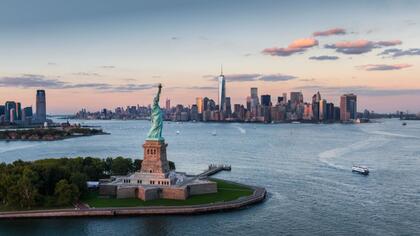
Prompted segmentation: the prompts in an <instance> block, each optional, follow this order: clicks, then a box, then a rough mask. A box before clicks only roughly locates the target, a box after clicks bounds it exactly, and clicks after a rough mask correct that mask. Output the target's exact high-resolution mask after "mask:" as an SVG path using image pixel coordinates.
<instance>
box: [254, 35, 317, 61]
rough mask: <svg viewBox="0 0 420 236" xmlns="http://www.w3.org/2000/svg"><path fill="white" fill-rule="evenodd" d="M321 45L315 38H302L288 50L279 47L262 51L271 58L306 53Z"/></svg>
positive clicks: (290, 45)
mask: <svg viewBox="0 0 420 236" xmlns="http://www.w3.org/2000/svg"><path fill="white" fill-rule="evenodd" d="M317 45H319V42H318V40H316V39H314V38H302V39H296V40H295V41H293V42H292V43H291V44H289V46H287V48H278V47H272V48H266V49H264V50H263V51H262V53H263V54H265V55H270V56H281V57H285V56H290V55H293V54H295V53H300V52H304V51H305V50H306V49H308V48H311V47H314V46H317Z"/></svg>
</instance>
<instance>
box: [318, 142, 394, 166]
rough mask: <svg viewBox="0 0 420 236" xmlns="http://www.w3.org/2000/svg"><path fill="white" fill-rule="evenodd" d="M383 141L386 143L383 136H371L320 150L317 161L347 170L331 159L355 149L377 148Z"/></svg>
mask: <svg viewBox="0 0 420 236" xmlns="http://www.w3.org/2000/svg"><path fill="white" fill-rule="evenodd" d="M385 143H387V139H386V138H385V137H383V136H372V137H369V138H367V139H364V140H362V141H359V142H356V143H353V144H351V145H349V146H347V147H340V148H334V149H331V150H327V151H324V152H321V153H320V154H318V157H319V161H321V162H322V163H324V164H326V165H328V166H330V167H333V168H335V169H339V170H349V167H348V166H342V165H339V164H337V163H335V162H334V161H333V160H334V159H336V158H339V157H343V156H345V155H347V154H349V153H353V152H355V151H360V150H363V149H368V148H369V149H372V148H378V147H381V146H383V145H384V144H385Z"/></svg>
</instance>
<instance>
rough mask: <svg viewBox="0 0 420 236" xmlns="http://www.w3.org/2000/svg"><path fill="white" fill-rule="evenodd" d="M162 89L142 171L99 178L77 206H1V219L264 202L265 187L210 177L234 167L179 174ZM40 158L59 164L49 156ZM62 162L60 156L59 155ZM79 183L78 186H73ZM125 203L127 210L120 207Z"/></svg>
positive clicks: (197, 210) (165, 211) (187, 211)
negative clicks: (166, 133) (166, 132)
mask: <svg viewBox="0 0 420 236" xmlns="http://www.w3.org/2000/svg"><path fill="white" fill-rule="evenodd" d="M161 89H162V86H161V85H160V84H159V86H158V92H157V94H156V96H155V98H154V103H153V112H152V117H151V128H150V130H149V132H148V134H147V137H146V140H145V143H144V144H143V156H144V158H143V160H142V161H141V162H140V164H139V167H140V168H139V170H138V171H135V172H134V173H131V174H128V175H115V176H111V177H110V178H109V179H99V182H98V185H97V186H98V191H91V192H90V193H88V195H87V196H85V197H83V198H80V201H79V202H76V203H74V205H75V206H76V208H75V209H74V210H72V209H57V210H54V209H53V210H43V209H41V210H36V211H33V210H30V206H31V205H28V208H27V211H22V209H17V208H16V209H17V210H18V211H4V210H3V211H2V210H1V209H2V208H0V219H1V218H28V217H31V218H38V217H41V218H44V217H75V216H118V215H149V214H194V213H205V212H213V211H222V210H230V209H238V208H242V207H244V206H247V205H250V204H254V203H258V202H261V201H263V200H264V199H265V196H266V190H265V189H264V188H261V187H254V186H248V185H244V184H237V183H234V182H230V181H225V180H221V179H214V178H209V177H210V176H211V175H213V174H216V173H217V172H219V171H222V170H230V166H226V165H209V168H208V170H206V171H204V172H202V173H201V174H198V175H188V174H186V173H184V172H177V171H175V167H174V164H173V163H172V167H171V165H170V163H169V161H168V159H167V152H166V148H167V146H168V144H167V143H166V142H165V139H164V138H163V137H162V129H163V122H162V112H161V111H160V107H159V104H158V103H159V96H160V93H161ZM86 159H88V158H86ZM40 161H41V162H42V161H48V162H50V163H57V161H51V160H48V159H47V160H40ZM59 161H61V160H60V159H58V162H59ZM64 163H65V162H64ZM28 164H29V165H32V164H33V163H28ZM62 181H65V182H62ZM59 183H61V185H63V186H64V188H66V184H67V182H66V180H60V181H59ZM58 185H59V184H57V185H56V186H58ZM61 185H60V186H61ZM75 187H77V186H74V187H71V188H75ZM80 189H82V188H80ZM60 191H61V190H59V189H57V187H56V190H55V194H56V195H57V196H59V195H60ZM70 191H71V190H70ZM58 199H59V198H58ZM161 200H164V201H161ZM63 204H64V203H63ZM23 206H24V205H22V208H23ZM64 206H65V204H64ZM122 206H124V207H128V208H121V207H122ZM0 207H1V205H0ZM3 208H4V209H8V208H5V207H3ZM11 209H13V208H11Z"/></svg>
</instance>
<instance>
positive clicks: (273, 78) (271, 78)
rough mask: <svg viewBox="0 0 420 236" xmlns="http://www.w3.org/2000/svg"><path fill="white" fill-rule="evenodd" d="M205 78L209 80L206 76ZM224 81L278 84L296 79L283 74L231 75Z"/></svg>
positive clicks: (214, 77)
mask: <svg viewBox="0 0 420 236" xmlns="http://www.w3.org/2000/svg"><path fill="white" fill-rule="evenodd" d="M205 78H209V76H208V75H206V76H205ZM210 78H211V79H210V80H212V81H217V80H218V76H211V77H210ZM225 78H226V81H228V82H249V81H267V82H278V81H287V80H292V79H296V78H297V77H296V76H293V75H284V74H268V75H263V74H258V73H254V74H232V75H225Z"/></svg>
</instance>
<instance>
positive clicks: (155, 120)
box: [147, 84, 164, 141]
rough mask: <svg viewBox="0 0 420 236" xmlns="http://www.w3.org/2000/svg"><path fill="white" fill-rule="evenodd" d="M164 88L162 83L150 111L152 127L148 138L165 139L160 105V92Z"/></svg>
mask: <svg viewBox="0 0 420 236" xmlns="http://www.w3.org/2000/svg"><path fill="white" fill-rule="evenodd" d="M161 90H162V84H159V85H158V92H157V94H156V96H155V98H154V99H153V106H152V110H151V112H150V121H151V123H152V127H150V130H149V133H148V134H147V140H158V141H163V140H164V139H163V137H162V129H163V117H162V111H161V109H160V107H159V98H160V92H161Z"/></svg>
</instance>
